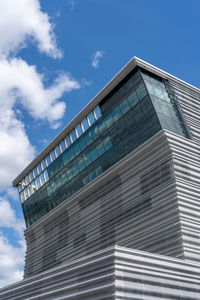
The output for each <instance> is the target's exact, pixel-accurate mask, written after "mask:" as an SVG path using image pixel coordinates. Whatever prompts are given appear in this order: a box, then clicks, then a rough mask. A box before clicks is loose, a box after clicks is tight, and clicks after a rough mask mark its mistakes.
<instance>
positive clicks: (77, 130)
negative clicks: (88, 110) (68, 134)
mask: <svg viewBox="0 0 200 300" xmlns="http://www.w3.org/2000/svg"><path fill="white" fill-rule="evenodd" d="M76 133H77V136H78V137H79V136H80V135H81V134H82V133H83V130H82V127H81V125H78V126H77V127H76Z"/></svg>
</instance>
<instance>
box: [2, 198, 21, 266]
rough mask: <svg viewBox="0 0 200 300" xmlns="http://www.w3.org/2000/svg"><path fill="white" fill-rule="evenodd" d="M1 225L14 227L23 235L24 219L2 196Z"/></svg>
mask: <svg viewBox="0 0 200 300" xmlns="http://www.w3.org/2000/svg"><path fill="white" fill-rule="evenodd" d="M0 227H1V228H3V227H4V228H11V229H14V230H15V231H16V232H17V234H18V235H19V236H21V237H22V236H23V231H24V229H25V223H24V220H23V219H20V218H17V217H16V213H15V211H14V210H13V208H12V207H11V205H10V202H9V201H8V200H6V198H0ZM0 269H1V268H0Z"/></svg>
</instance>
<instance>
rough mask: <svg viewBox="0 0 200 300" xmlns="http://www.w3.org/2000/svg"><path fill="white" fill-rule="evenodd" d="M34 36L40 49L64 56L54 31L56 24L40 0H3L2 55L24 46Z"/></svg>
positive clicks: (0, 5) (0, 13)
mask: <svg viewBox="0 0 200 300" xmlns="http://www.w3.org/2000/svg"><path fill="white" fill-rule="evenodd" d="M30 39H32V41H33V42H36V44H37V46H38V48H39V50H40V51H41V52H45V53H46V54H48V55H50V56H52V57H54V58H56V57H61V55H62V54H61V51H60V50H59V49H58V48H57V45H56V38H55V35H54V32H53V24H52V23H51V22H50V20H49V17H48V15H47V14H46V13H44V12H42V11H41V7H40V2H39V0H28V1H27V0H17V3H16V1H15V0H1V1H0V55H1V56H2V55H5V56H8V55H9V54H11V53H14V52H16V51H19V50H20V49H21V48H23V47H25V46H26V45H27V43H28V42H29V41H30Z"/></svg>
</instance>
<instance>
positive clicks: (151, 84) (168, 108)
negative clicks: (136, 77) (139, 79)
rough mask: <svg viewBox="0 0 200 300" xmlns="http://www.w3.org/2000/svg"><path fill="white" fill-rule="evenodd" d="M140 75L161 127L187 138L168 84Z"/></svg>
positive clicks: (181, 118) (177, 105) (174, 98)
mask: <svg viewBox="0 0 200 300" xmlns="http://www.w3.org/2000/svg"><path fill="white" fill-rule="evenodd" d="M142 75H143V78H144V81H145V85H146V87H147V90H148V92H149V94H150V97H151V100H152V102H153V105H154V108H155V110H156V113H157V115H158V118H159V121H160V124H161V127H162V128H163V129H167V130H169V131H172V132H174V133H176V134H179V135H182V136H184V137H187V138H188V137H189V132H187V129H186V127H185V124H184V123H183V120H184V117H183V115H182V112H181V109H180V107H179V104H178V101H177V100H176V97H175V94H174V91H173V89H172V88H171V87H170V85H169V83H168V82H167V81H164V80H163V79H161V78H159V77H156V76H154V75H152V74H149V73H147V72H143V74H142Z"/></svg>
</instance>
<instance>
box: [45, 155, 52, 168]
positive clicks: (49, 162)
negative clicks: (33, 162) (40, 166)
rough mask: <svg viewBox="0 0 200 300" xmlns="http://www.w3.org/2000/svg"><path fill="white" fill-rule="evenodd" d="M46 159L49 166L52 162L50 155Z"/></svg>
mask: <svg viewBox="0 0 200 300" xmlns="http://www.w3.org/2000/svg"><path fill="white" fill-rule="evenodd" d="M45 160H46V165H47V166H49V165H50V164H51V160H50V156H49V155H47V157H46V159H45Z"/></svg>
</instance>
